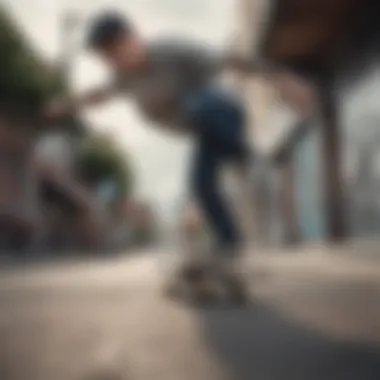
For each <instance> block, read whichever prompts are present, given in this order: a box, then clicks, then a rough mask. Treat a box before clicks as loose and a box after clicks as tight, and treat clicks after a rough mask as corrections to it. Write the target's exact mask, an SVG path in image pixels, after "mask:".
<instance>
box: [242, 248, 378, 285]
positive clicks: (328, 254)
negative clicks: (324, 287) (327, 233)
mask: <svg viewBox="0 0 380 380" xmlns="http://www.w3.org/2000/svg"><path fill="white" fill-rule="evenodd" d="M247 265H248V266H249V267H250V268H251V269H252V271H253V272H260V273H267V274H275V275H281V274H286V275H289V274H291V275H294V276H297V277H300V276H302V277H309V276H319V277H320V276H321V275H323V276H326V277H327V276H328V277H330V278H331V277H334V278H342V277H350V278H352V277H355V279H356V280H360V279H363V280H366V281H368V280H371V281H379V283H380V242H351V243H347V244H344V245H341V246H336V247H333V246H326V245H313V246H312V245H309V246H300V247H295V248H292V249H287V250H285V249H284V250H282V249H262V250H261V251H260V252H259V253H255V252H254V251H253V255H252V256H251V257H248V258H247Z"/></svg>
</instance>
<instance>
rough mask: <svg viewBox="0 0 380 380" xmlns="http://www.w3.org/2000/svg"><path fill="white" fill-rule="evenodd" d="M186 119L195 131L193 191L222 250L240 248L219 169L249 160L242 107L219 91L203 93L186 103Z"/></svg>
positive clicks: (227, 250) (234, 220)
mask: <svg viewBox="0 0 380 380" xmlns="http://www.w3.org/2000/svg"><path fill="white" fill-rule="evenodd" d="M185 109H186V116H187V118H188V120H189V121H190V124H191V126H192V128H193V129H194V131H195V135H196V140H197V146H196V153H195V157H194V162H193V168H192V173H191V188H192V191H193V195H194V196H195V199H196V201H197V202H198V204H199V205H200V207H201V208H202V211H203V213H204V215H205V217H206V221H207V223H208V224H209V227H210V228H211V231H212V232H213V233H214V235H215V237H216V240H217V243H218V245H219V247H220V249H221V250H222V251H225V252H229V251H231V250H234V249H235V248H237V247H238V246H239V245H240V242H241V234H240V231H239V229H238V226H237V222H236V219H235V217H234V213H233V212H232V210H231V209H230V205H229V204H228V201H227V200H226V198H225V197H224V195H223V192H222V189H221V181H220V178H219V177H220V176H219V174H220V169H221V168H222V167H223V165H224V164H227V163H232V162H236V163H239V162H240V163H243V162H244V161H245V160H246V159H247V158H248V154H249V153H248V152H249V149H248V146H247V144H246V141H245V134H244V124H245V123H244V111H243V109H242V107H241V106H240V105H239V104H237V103H235V101H233V100H232V99H230V98H229V97H228V96H227V95H224V94H223V93H222V92H220V91H218V90H204V91H200V92H199V93H197V94H195V95H193V96H192V97H189V98H188V99H187V101H186V108H185Z"/></svg>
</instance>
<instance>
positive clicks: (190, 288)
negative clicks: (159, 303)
mask: <svg viewBox="0 0 380 380" xmlns="http://www.w3.org/2000/svg"><path fill="white" fill-rule="evenodd" d="M165 293H166V295H167V296H169V297H170V298H172V299H182V300H185V301H189V302H191V303H193V304H196V305H199V306H206V305H211V304H215V303H220V302H225V301H227V302H229V303H232V304H235V305H244V304H246V303H247V302H248V299H249V295H248V293H249V292H248V286H247V284H245V283H244V281H243V279H241V278H237V277H232V276H226V275H221V274H218V273H215V271H213V270H212V268H210V266H209V265H206V264H204V263H196V264H194V263H193V264H189V263H182V264H180V265H179V266H178V268H176V271H175V273H174V276H172V278H171V279H170V280H169V282H168V283H167V284H166V285H165Z"/></svg>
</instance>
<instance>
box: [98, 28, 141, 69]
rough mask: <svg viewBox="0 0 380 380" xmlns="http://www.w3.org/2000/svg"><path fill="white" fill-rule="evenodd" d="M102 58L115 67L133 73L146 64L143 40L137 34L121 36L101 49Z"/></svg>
mask: <svg viewBox="0 0 380 380" xmlns="http://www.w3.org/2000/svg"><path fill="white" fill-rule="evenodd" d="M99 53H100V55H101V56H102V58H103V59H104V60H105V61H106V62H107V64H109V65H110V66H111V67H113V68H114V69H116V70H118V71H121V72H124V73H133V72H136V71H138V70H139V69H140V68H141V66H142V65H143V64H144V59H145V53H144V46H143V44H142V42H141V41H140V40H139V39H138V38H137V37H136V36H130V35H128V36H120V37H118V38H117V39H116V40H115V41H114V42H113V43H112V44H110V45H109V46H107V47H104V48H103V49H101V51H99Z"/></svg>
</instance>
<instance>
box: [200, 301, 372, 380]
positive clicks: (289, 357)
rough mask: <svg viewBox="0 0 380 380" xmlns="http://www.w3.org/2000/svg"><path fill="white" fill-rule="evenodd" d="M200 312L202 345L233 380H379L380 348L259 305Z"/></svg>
mask: <svg viewBox="0 0 380 380" xmlns="http://www.w3.org/2000/svg"><path fill="white" fill-rule="evenodd" d="M200 314H201V318H200V320H201V326H202V328H203V334H204V337H205V341H206V344H207V345H208V347H209V349H210V352H211V353H212V354H213V355H215V356H216V358H217V359H218V360H219V362H221V363H223V365H225V366H226V368H227V370H230V371H231V378H232V379H236V380H378V379H380V344H379V345H375V344H373V345H370V344H368V345H366V344H362V343H353V342H350V343H348V342H347V343H346V342H342V341H336V340H334V339H333V338H331V337H328V336H327V335H326V336H324V335H323V334H322V333H319V332H316V331H312V330H311V329H309V328H308V327H306V326H303V325H301V324H299V323H297V322H295V321H292V320H290V318H288V317H286V316H285V315H282V314H281V312H280V311H277V310H276V309H274V308H272V307H271V306H269V305H265V304H263V303H257V304H255V305H252V306H250V307H249V308H247V309H235V310H234V309H232V308H231V309H229V310H226V309H223V310H217V309H213V310H212V309H209V310H203V311H201V312H200Z"/></svg>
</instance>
